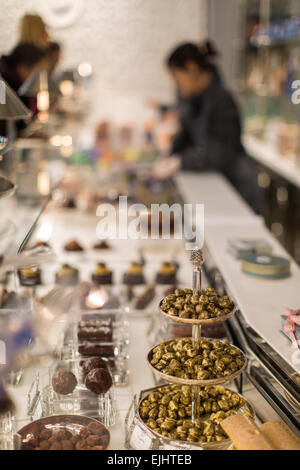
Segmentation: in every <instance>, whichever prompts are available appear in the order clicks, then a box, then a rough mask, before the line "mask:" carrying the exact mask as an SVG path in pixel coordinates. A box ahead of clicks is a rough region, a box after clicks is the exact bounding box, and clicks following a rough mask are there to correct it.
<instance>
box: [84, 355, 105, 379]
mask: <svg viewBox="0 0 300 470" xmlns="http://www.w3.org/2000/svg"><path fill="white" fill-rule="evenodd" d="M107 367H108V363H107V361H105V360H104V359H102V358H101V357H90V358H89V359H87V360H86V361H84V363H83V364H82V372H83V375H84V376H87V375H88V373H89V372H91V370H93V369H107Z"/></svg>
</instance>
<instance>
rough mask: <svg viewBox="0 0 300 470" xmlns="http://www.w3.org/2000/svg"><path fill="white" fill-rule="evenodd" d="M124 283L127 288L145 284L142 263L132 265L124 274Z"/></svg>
mask: <svg viewBox="0 0 300 470" xmlns="http://www.w3.org/2000/svg"><path fill="white" fill-rule="evenodd" d="M123 283H124V284H125V285H127V286H134V285H142V284H145V277H144V274H143V266H142V265H141V263H137V262H134V263H131V265H130V266H129V268H128V270H127V271H126V272H125V273H124V276H123Z"/></svg>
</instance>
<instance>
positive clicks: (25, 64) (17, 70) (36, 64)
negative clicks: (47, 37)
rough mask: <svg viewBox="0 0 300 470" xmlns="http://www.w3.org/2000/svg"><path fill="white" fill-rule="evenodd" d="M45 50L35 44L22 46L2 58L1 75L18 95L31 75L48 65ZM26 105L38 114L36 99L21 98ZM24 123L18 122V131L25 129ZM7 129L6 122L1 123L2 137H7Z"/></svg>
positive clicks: (0, 61)
mask: <svg viewBox="0 0 300 470" xmlns="http://www.w3.org/2000/svg"><path fill="white" fill-rule="evenodd" d="M45 59H46V52H45V49H42V48H40V47H38V46H35V45H34V44H25V43H24V44H20V45H18V46H16V47H15V48H14V49H13V51H12V52H11V53H10V54H9V55H3V56H2V57H1V58H0V74H1V75H2V77H3V78H4V80H5V81H6V82H7V83H8V84H9V85H10V87H11V88H12V89H13V90H14V91H15V92H16V93H17V94H18V91H19V89H20V87H21V86H22V85H23V83H24V82H26V80H27V79H28V78H29V77H30V75H31V74H32V73H33V72H34V71H35V70H37V69H38V68H42V67H43V66H45V64H46V63H47V62H46V61H45ZM20 98H21V100H22V101H23V102H24V104H25V105H26V106H27V107H28V108H29V109H31V110H32V111H33V113H36V99H35V98H32V97H25V96H20ZM25 127H26V126H25V123H24V121H18V123H17V129H18V131H21V130H23V129H24V128H25ZM6 134H7V129H6V124H5V121H0V135H6Z"/></svg>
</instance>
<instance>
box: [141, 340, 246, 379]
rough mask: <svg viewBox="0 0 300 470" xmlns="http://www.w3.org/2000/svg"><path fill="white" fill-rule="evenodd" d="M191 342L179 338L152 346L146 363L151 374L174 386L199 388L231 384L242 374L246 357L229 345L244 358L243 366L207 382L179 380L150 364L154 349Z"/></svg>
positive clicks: (239, 350)
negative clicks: (174, 343) (179, 342)
mask: <svg viewBox="0 0 300 470" xmlns="http://www.w3.org/2000/svg"><path fill="white" fill-rule="evenodd" d="M182 339H183V340H187V339H189V340H191V339H192V338H181V339H175V340H169V341H165V342H163V343H160V344H159V345H156V346H154V347H153V348H152V349H151V350H150V351H149V352H148V354H147V361H148V364H149V366H150V368H151V370H152V372H153V373H154V374H156V375H158V376H159V377H161V378H162V379H163V380H165V381H166V382H171V383H174V384H181V385H200V386H206V385H221V384H224V383H229V382H231V381H232V380H234V379H235V378H237V377H238V376H239V375H240V374H241V373H242V372H243V370H244V369H245V368H246V365H247V359H246V356H245V354H244V353H243V351H241V349H239V348H237V347H236V346H233V345H230V346H231V347H232V348H234V349H235V350H236V351H237V352H238V353H239V354H241V355H242V356H243V358H244V364H243V366H242V367H241V368H240V369H239V370H237V371H236V372H234V373H232V374H230V375H226V376H224V377H218V378H215V379H207V380H200V379H184V378H181V377H176V376H173V375H168V374H166V373H164V372H161V371H160V370H158V369H156V368H155V367H154V366H153V365H152V364H151V360H152V358H153V350H154V349H155V348H157V347H158V346H162V347H165V346H167V345H168V344H170V343H171V342H174V341H180V340H182ZM201 340H208V341H218V342H220V343H221V341H220V340H211V338H201Z"/></svg>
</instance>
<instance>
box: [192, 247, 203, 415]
mask: <svg viewBox="0 0 300 470" xmlns="http://www.w3.org/2000/svg"><path fill="white" fill-rule="evenodd" d="M190 260H191V263H192V266H193V294H194V295H201V289H202V269H201V268H202V264H203V261H204V260H203V254H202V250H200V248H198V247H197V246H196V247H195V248H194V249H193V251H192V253H191V257H190ZM192 337H193V347H194V348H195V349H198V348H199V343H200V338H201V325H193V327H192ZM199 416H200V387H199V386H198V385H193V386H192V422H193V423H195V422H196V420H197V418H199Z"/></svg>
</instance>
